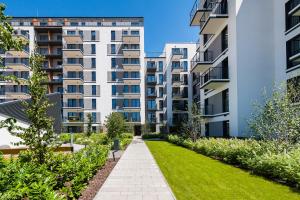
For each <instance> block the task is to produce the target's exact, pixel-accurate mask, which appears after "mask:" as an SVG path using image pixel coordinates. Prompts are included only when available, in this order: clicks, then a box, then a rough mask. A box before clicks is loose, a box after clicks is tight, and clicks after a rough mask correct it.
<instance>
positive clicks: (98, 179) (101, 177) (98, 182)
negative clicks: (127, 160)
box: [79, 159, 119, 200]
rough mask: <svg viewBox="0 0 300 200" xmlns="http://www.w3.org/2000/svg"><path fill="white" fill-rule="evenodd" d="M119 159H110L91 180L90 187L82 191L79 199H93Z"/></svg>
mask: <svg viewBox="0 0 300 200" xmlns="http://www.w3.org/2000/svg"><path fill="white" fill-rule="evenodd" d="M118 160H119V159H116V161H114V160H113V159H109V160H108V161H107V162H106V164H105V165H104V166H103V167H102V168H101V169H100V170H99V171H98V172H97V174H96V175H95V176H94V177H93V178H92V179H91V180H90V181H89V183H88V187H87V188H86V189H85V190H84V191H83V192H82V194H81V196H80V197H79V200H93V199H94V197H95V196H96V194H97V192H98V191H99V190H100V188H101V186H102V185H103V183H104V182H105V180H106V179H107V177H108V175H109V174H110V172H111V171H112V170H113V168H114V167H115V165H116V164H117V162H118Z"/></svg>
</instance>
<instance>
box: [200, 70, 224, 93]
mask: <svg viewBox="0 0 300 200" xmlns="http://www.w3.org/2000/svg"><path fill="white" fill-rule="evenodd" d="M228 82H229V76H228V67H212V68H210V69H209V70H207V71H206V72H205V73H204V74H203V75H201V77H200V88H201V89H217V88H219V87H221V86H223V85H224V84H226V83H228Z"/></svg>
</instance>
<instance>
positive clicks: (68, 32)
mask: <svg viewBox="0 0 300 200" xmlns="http://www.w3.org/2000/svg"><path fill="white" fill-rule="evenodd" d="M67 35H76V31H67Z"/></svg>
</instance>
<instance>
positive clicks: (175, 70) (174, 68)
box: [172, 66, 184, 73]
mask: <svg viewBox="0 0 300 200" xmlns="http://www.w3.org/2000/svg"><path fill="white" fill-rule="evenodd" d="M183 71H184V70H183V67H181V66H172V73H181V72H183Z"/></svg>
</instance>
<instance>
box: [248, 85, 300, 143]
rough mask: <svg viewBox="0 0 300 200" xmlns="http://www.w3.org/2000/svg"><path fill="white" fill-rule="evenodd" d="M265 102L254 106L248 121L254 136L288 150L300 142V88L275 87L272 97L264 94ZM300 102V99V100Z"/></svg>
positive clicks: (292, 86) (289, 86)
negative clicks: (298, 102) (298, 101)
mask: <svg viewBox="0 0 300 200" xmlns="http://www.w3.org/2000/svg"><path fill="white" fill-rule="evenodd" d="M262 96H263V102H262V103H257V102H256V103H255V104H254V112H253V113H252V115H251V118H250V120H249V121H248V124H249V128H250V130H251V132H252V134H253V135H254V136H255V137H257V138H259V139H262V140H265V141H273V142H275V145H277V148H279V146H280V145H283V146H285V147H286V148H288V147H289V146H291V145H293V144H295V143H298V142H299V141H300V106H299V105H296V104H295V101H296V100H297V99H298V97H299V88H298V87H294V84H289V85H288V87H282V86H280V87H274V88H273V89H272V92H271V94H270V95H268V94H267V91H266V90H264V92H263V95H262ZM298 100H299V99H298Z"/></svg>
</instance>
